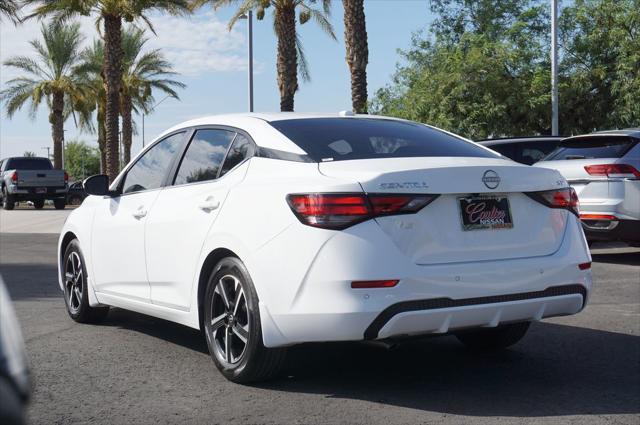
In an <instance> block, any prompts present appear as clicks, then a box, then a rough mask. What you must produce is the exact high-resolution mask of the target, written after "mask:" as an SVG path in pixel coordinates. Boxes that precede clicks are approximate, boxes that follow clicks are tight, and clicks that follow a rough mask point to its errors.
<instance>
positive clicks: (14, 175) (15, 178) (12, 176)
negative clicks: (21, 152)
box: [11, 171, 18, 183]
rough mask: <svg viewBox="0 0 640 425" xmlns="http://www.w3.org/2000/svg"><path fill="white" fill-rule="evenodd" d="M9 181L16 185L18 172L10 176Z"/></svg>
mask: <svg viewBox="0 0 640 425" xmlns="http://www.w3.org/2000/svg"><path fill="white" fill-rule="evenodd" d="M11 181H12V182H14V183H18V172H17V171H14V172H13V174H11Z"/></svg>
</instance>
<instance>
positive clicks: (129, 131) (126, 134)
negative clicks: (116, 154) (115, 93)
mask: <svg viewBox="0 0 640 425" xmlns="http://www.w3.org/2000/svg"><path fill="white" fill-rule="evenodd" d="M131 110H132V104H131V96H126V95H125V96H122V110H121V111H120V113H121V114H122V148H123V149H124V161H123V162H124V163H125V164H128V163H129V161H130V160H131V139H132V135H133V125H132V121H131Z"/></svg>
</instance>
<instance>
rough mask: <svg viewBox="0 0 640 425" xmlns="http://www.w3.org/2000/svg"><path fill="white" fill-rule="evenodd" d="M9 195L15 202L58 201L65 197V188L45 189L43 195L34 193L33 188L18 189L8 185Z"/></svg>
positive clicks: (34, 189)
mask: <svg viewBox="0 0 640 425" xmlns="http://www.w3.org/2000/svg"><path fill="white" fill-rule="evenodd" d="M7 192H8V193H9V195H11V196H13V198H14V199H15V200H16V201H36V200H40V199H58V198H65V197H66V196H67V188H66V187H47V188H46V192H45V193H36V188H35V187H27V188H24V187H18V186H14V185H10V186H8V187H7Z"/></svg>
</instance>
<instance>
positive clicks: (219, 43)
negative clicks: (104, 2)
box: [0, 12, 247, 83]
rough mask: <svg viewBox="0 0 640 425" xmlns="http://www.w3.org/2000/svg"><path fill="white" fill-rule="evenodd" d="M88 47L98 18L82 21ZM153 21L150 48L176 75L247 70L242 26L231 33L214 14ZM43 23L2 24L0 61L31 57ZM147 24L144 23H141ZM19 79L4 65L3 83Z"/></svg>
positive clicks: (0, 75) (154, 18)
mask: <svg viewBox="0 0 640 425" xmlns="http://www.w3.org/2000/svg"><path fill="white" fill-rule="evenodd" d="M78 22H80V24H81V28H82V33H83V34H84V36H85V37H86V40H85V45H86V44H89V43H90V42H91V40H93V39H94V38H95V37H97V33H96V27H95V18H92V17H88V18H81V19H78ZM151 22H152V24H153V26H154V29H155V31H156V33H157V37H156V36H154V35H153V33H152V32H151V31H149V30H147V33H148V37H149V39H150V40H149V42H148V43H147V48H149V49H151V48H154V49H155V48H160V49H162V51H163V53H164V54H165V56H166V58H167V59H168V60H169V61H170V62H171V63H172V64H173V66H174V69H175V70H176V72H178V73H180V74H183V75H187V76H198V75H202V74H206V73H211V72H238V71H242V70H244V69H246V62H247V61H246V50H245V45H246V37H245V35H244V33H243V31H242V28H241V26H242V25H238V28H237V29H233V30H231V31H229V30H228V29H227V23H226V22H222V21H220V20H219V19H218V18H217V17H216V15H215V14H214V13H212V12H204V13H198V14H196V15H194V16H192V17H176V16H169V15H165V14H163V15H160V14H154V15H153V16H151ZM40 25H41V22H39V21H37V20H34V19H32V20H28V21H27V22H26V23H24V24H22V25H20V26H18V27H14V26H13V25H11V24H9V23H7V22H4V21H3V22H2V24H1V25H0V60H1V61H5V60H6V59H8V58H9V57H11V56H15V55H30V54H31V46H29V44H28V42H29V41H30V40H33V39H37V38H40ZM139 25H140V26H142V25H144V24H143V23H140V24H139ZM15 76H17V73H16V71H15V70H13V69H11V68H8V67H5V66H4V65H3V66H2V68H1V70H0V81H2V82H3V83H4V82H6V81H7V80H8V79H10V78H13V77H15Z"/></svg>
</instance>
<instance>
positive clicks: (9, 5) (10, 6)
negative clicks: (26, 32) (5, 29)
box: [0, 0, 22, 24]
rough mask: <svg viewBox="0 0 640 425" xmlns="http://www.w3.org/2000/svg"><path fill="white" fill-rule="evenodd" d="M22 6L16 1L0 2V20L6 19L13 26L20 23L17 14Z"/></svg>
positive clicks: (4, 0)
mask: <svg viewBox="0 0 640 425" xmlns="http://www.w3.org/2000/svg"><path fill="white" fill-rule="evenodd" d="M21 7H22V6H21V5H20V3H19V2H18V1H16V0H0V18H2V17H3V16H4V17H6V18H8V19H9V20H10V21H11V22H13V23H14V24H17V23H18V22H20V20H21V19H20V16H19V14H18V12H19V11H20V8H21Z"/></svg>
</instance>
